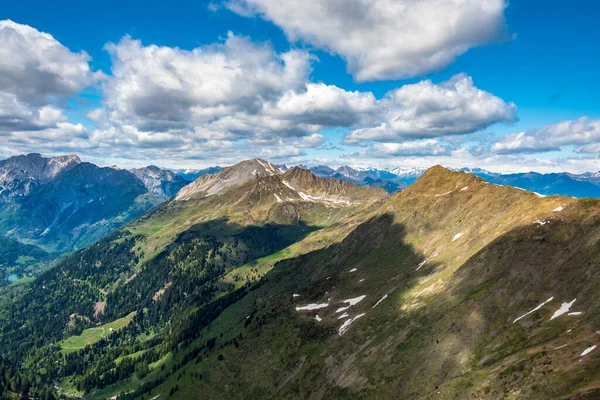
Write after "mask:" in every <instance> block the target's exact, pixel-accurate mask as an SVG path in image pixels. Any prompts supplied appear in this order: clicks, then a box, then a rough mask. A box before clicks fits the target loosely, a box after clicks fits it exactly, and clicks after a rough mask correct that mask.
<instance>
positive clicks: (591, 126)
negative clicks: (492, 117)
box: [492, 117, 600, 153]
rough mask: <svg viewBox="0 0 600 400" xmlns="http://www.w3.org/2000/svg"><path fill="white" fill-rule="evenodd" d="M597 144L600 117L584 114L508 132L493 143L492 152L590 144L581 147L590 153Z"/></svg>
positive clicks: (582, 150) (536, 150)
mask: <svg viewBox="0 0 600 400" xmlns="http://www.w3.org/2000/svg"><path fill="white" fill-rule="evenodd" d="M596 143H600V120H597V119H590V118H587V117H582V118H579V119H577V120H574V121H561V122H559V123H556V124H549V125H544V126H542V127H541V128H538V129H533V130H530V131H527V132H520V133H513V134H510V135H507V136H505V137H503V138H501V139H500V140H498V141H497V142H496V143H494V144H493V145H492V151H493V152H495V153H536V152H546V151H553V150H560V149H561V147H563V146H570V145H590V146H584V147H582V148H581V149H580V151H581V152H583V153H588V152H592V151H593V150H594V149H598V147H597V146H592V144H596Z"/></svg>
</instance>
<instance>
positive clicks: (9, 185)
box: [0, 153, 81, 204]
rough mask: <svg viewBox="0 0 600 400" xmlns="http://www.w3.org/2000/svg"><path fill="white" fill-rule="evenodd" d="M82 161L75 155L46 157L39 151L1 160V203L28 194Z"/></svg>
mask: <svg viewBox="0 0 600 400" xmlns="http://www.w3.org/2000/svg"><path fill="white" fill-rule="evenodd" d="M80 163H81V160H80V159H79V157H77V156H75V155H66V156H59V157H51V158H44V157H42V156H41V155H40V154H37V153H31V154H27V155H19V156H15V157H11V158H8V159H6V160H3V161H0V204H1V203H2V202H3V200H4V201H6V200H7V199H9V198H12V197H21V196H26V195H28V194H29V193H31V191H32V190H34V189H35V188H37V187H39V186H40V185H43V184H45V183H48V182H49V181H50V180H52V179H54V178H56V177H57V176H58V175H59V174H60V173H62V172H65V171H68V170H69V169H71V168H73V167H74V166H76V165H77V164H80Z"/></svg>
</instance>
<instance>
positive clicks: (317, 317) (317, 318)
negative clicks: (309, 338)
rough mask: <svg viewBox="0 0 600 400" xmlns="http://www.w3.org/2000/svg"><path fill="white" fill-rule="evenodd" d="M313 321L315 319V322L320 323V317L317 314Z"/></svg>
mask: <svg viewBox="0 0 600 400" xmlns="http://www.w3.org/2000/svg"><path fill="white" fill-rule="evenodd" d="M315 319H316V320H317V321H319V322H321V317H319V314H317V315H316V316H315Z"/></svg>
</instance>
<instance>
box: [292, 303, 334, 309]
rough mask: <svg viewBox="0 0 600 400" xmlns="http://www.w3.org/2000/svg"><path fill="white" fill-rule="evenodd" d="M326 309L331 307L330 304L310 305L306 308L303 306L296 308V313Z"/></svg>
mask: <svg viewBox="0 0 600 400" xmlns="http://www.w3.org/2000/svg"><path fill="white" fill-rule="evenodd" d="M325 307H329V304H328V303H321V304H315V303H312V304H308V305H305V306H301V307H296V311H310V310H318V309H320V308H325Z"/></svg>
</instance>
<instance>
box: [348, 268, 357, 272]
mask: <svg viewBox="0 0 600 400" xmlns="http://www.w3.org/2000/svg"><path fill="white" fill-rule="evenodd" d="M354 271H356V268H352V269H351V270H350V271H348V272H354Z"/></svg>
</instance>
